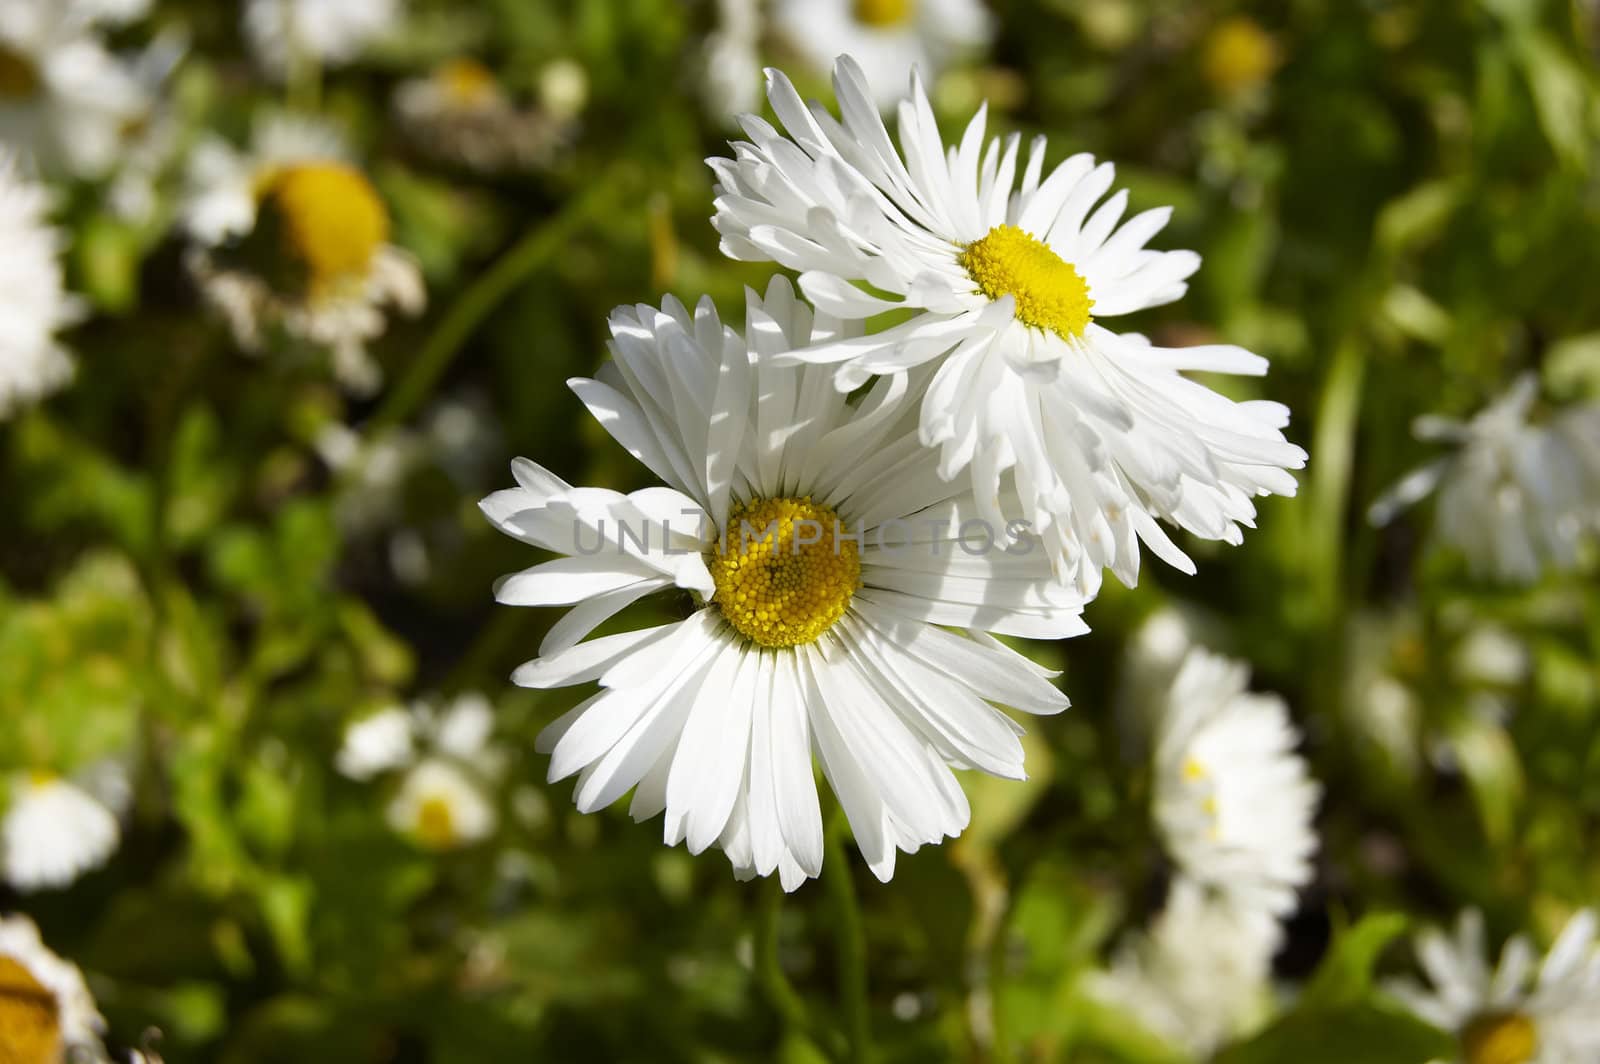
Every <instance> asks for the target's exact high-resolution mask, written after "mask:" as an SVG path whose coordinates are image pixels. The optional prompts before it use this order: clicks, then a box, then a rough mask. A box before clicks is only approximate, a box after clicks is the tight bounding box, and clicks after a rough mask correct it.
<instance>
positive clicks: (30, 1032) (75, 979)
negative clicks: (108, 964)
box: [0, 915, 107, 1064]
mask: <svg viewBox="0 0 1600 1064" xmlns="http://www.w3.org/2000/svg"><path fill="white" fill-rule="evenodd" d="M105 1029H106V1021H105V1019H104V1018H103V1017H102V1016H101V1015H100V1011H99V1009H97V1008H96V1007H95V1003H94V997H93V996H92V995H91V994H90V993H89V987H88V985H87V984H85V983H84V981H83V973H82V972H80V971H78V969H77V967H76V966H75V965H73V964H71V963H69V962H67V961H65V960H62V959H61V958H60V957H58V956H56V955H55V954H54V953H52V952H51V951H50V949H49V948H48V947H47V946H45V944H44V942H43V941H42V940H41V939H40V938H39V928H38V927H37V926H35V925H34V922H33V921H32V920H30V919H28V917H26V916H21V915H18V916H6V917H0V1055H3V1059H5V1060H7V1061H17V1062H19V1064H34V1062H39V1064H50V1062H55V1061H69V1060H70V1061H83V1062H85V1064H89V1062H95V1061H104V1060H106V1059H107V1058H106V1055H105V1046H104V1045H103V1044H102V1043H101V1041H100V1039H101V1036H102V1035H103V1034H104V1033H105Z"/></svg>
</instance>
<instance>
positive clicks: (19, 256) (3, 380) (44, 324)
mask: <svg viewBox="0 0 1600 1064" xmlns="http://www.w3.org/2000/svg"><path fill="white" fill-rule="evenodd" d="M49 209H50V194H49V193H48V192H47V191H46V190H45V189H44V188H43V187H42V186H40V185H37V184H34V183H33V182H30V181H28V180H26V179H25V178H23V177H22V176H21V175H20V174H19V173H18V172H17V163H16V160H15V159H14V158H12V157H11V155H10V154H9V153H8V152H5V151H3V150H0V419H3V418H6V417H8V416H10V415H11V414H12V413H13V412H15V411H16V409H17V408H18V407H19V406H22V405H24V404H26V403H29V402H32V401H34V400H37V399H39V398H41V397H42V396H45V395H48V394H49V393H51V392H53V391H55V390H56V389H57V388H60V387H61V386H62V385H63V384H65V383H66V382H67V381H69V380H71V378H72V375H73V363H72V356H71V355H70V354H69V353H68V352H67V350H66V349H65V348H64V347H62V346H61V344H60V343H59V342H58V341H57V340H56V337H55V334H56V333H57V332H58V331H59V330H60V329H62V328H63V327H65V326H67V325H70V324H72V323H73V322H74V321H76V320H77V319H78V317H79V315H80V313H81V311H80V308H79V305H78V302H77V300H76V299H75V298H73V297H72V296H71V295H69V294H68V293H67V292H66V290H65V286H64V283H63V278H62V269H61V260H60V255H61V252H62V249H63V243H64V237H63V235H62V234H61V233H60V232H58V231H57V230H56V229H54V228H52V227H51V226H50V225H49V222H48V220H47V214H48V212H49Z"/></svg>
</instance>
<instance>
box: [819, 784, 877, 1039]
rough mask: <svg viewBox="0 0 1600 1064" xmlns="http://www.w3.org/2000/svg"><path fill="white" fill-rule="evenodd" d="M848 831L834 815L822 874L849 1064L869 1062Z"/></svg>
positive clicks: (863, 960)
mask: <svg viewBox="0 0 1600 1064" xmlns="http://www.w3.org/2000/svg"><path fill="white" fill-rule="evenodd" d="M847 830H848V827H847V824H846V821H845V818H844V815H843V814H842V813H839V814H836V815H835V816H834V818H833V820H832V822H831V823H830V824H829V825H828V832H827V856H826V859H825V860H826V864H827V867H828V871H827V872H826V873H825V874H824V875H823V877H822V880H823V884H824V886H826V887H827V891H828V900H829V902H830V904H831V905H832V907H833V919H834V933H835V934H836V935H837V936H838V947H839V996H840V999H841V1000H840V1005H841V1006H842V1008H843V1010H844V1018H845V1038H846V1039H847V1040H848V1042H849V1047H850V1052H849V1055H848V1057H847V1058H846V1059H848V1060H850V1061H851V1062H852V1064H866V1062H867V1061H870V1060H871V1059H872V1029H871V1023H870V1010H869V1008H868V1004H867V936H866V932H865V930H864V929H863V927H862V922H861V903H860V901H859V900H858V899H857V898H856V888H855V883H854V882H853V881H852V880H851V878H850V858H849V855H848V854H847V853H846V852H845V846H844V835H845V832H846V831H847Z"/></svg>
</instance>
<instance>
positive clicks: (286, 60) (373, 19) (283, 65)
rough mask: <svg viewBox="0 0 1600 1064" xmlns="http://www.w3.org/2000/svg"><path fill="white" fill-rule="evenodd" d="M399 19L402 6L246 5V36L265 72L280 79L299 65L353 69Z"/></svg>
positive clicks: (316, 1) (279, 1)
mask: <svg viewBox="0 0 1600 1064" xmlns="http://www.w3.org/2000/svg"><path fill="white" fill-rule="evenodd" d="M400 14H401V3H400V0H247V3H246V4H245V8H244V32H245V36H246V37H247V38H248V39H249V41H250V47H251V49H252V51H254V52H255V55H256V58H257V60H259V61H260V63H261V65H262V67H264V68H265V69H266V70H267V71H268V72H270V73H273V74H276V75H278V76H280V77H281V76H283V75H285V74H286V73H289V72H290V71H291V70H292V69H293V67H294V64H296V63H299V62H306V63H315V64H317V65H319V66H343V65H344V64H346V63H349V62H350V61H351V60H353V59H356V58H357V57H359V56H360V55H361V53H362V52H364V51H366V49H367V46H368V45H370V44H372V43H373V42H374V41H375V40H377V39H379V38H380V37H383V36H385V35H387V34H389V33H392V32H393V31H394V29H395V28H396V27H397V26H398V25H399V22H400Z"/></svg>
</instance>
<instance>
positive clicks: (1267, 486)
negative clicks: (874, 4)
mask: <svg viewBox="0 0 1600 1064" xmlns="http://www.w3.org/2000/svg"><path fill="white" fill-rule="evenodd" d="M769 79H770V80H769V88H768V96H769V98H770V100H771V102H772V106H773V108H774V110H775V111H776V112H777V114H778V117H779V118H780V119H781V120H782V122H783V124H784V126H785V127H786V128H787V130H788V135H787V136H784V135H782V134H780V133H779V132H778V131H776V130H775V129H773V128H772V127H771V126H769V125H768V124H767V123H766V122H764V121H762V120H761V119H759V118H755V117H749V118H747V119H746V120H745V125H744V128H745V132H746V133H747V134H748V135H749V137H750V138H751V142H749V143H744V142H741V143H738V144H735V145H734V151H735V158H733V159H713V160H711V161H710V162H711V166H712V168H713V169H714V170H715V171H716V174H717V178H718V186H717V201H716V202H717V211H716V217H715V219H714V222H715V224H716V227H717V229H718V230H719V231H720V232H721V234H722V249H723V251H724V252H725V253H727V254H728V255H730V256H732V257H733V258H736V259H747V260H766V259H771V260H775V261H777V262H779V263H781V264H783V265H784V266H787V267H789V268H791V269H795V270H800V271H802V274H801V277H800V285H801V288H802V289H803V290H804V291H805V293H806V295H807V297H808V298H810V299H811V300H812V302H814V303H815V304H816V305H817V306H818V307H819V308H820V309H822V310H825V311H827V312H828V313H830V314H835V315H838V316H839V317H842V318H847V319H852V320H861V319H866V318H870V317H873V316H875V315H879V314H882V313H885V312H887V311H913V312H914V313H913V314H911V316H910V318H909V319H908V320H906V321H904V322H903V323H901V324H898V325H895V326H893V327H891V328H888V329H885V330H883V331H882V332H878V333H876V334H874V335H871V336H865V337H851V338H848V339H844V340H836V341H830V342H828V343H823V344H817V345H814V346H812V347H811V348H809V349H807V350H803V351H799V352H796V353H795V355H796V357H799V358H803V359H805V360H807V361H811V362H818V363H838V364H840V365H839V378H838V383H839V386H840V387H841V388H847V389H848V388H854V387H856V386H859V385H860V384H861V383H862V382H863V381H864V380H866V379H867V378H869V377H871V376H873V375H877V374H888V373H895V372H899V371H901V370H905V369H909V368H911V367H914V366H920V365H922V364H924V363H932V364H934V365H936V366H937V370H938V372H937V374H936V375H935V376H934V378H933V381H932V383H931V385H930V386H929V387H928V390H927V394H926V396H925V398H924V399H923V404H922V419H921V426H920V431H921V437H922V441H923V443H924V444H926V445H929V446H938V447H939V450H940V456H939V471H940V473H941V475H943V476H946V477H954V476H955V475H956V474H957V473H959V472H960V471H961V470H963V469H969V470H970V477H971V480H972V486H973V494H974V496H975V497H976V499H977V501H978V504H979V505H980V506H981V507H983V508H984V512H985V513H986V515H988V516H990V517H991V518H992V517H994V516H995V515H994V500H995V499H996V498H997V497H998V496H999V494H1000V490H1001V489H1000V485H1001V482H1002V477H1003V475H1004V474H1005V473H1007V471H1010V473H1011V474H1012V475H1011V477H1010V482H1011V483H1012V484H1013V485H1014V486H1015V489H1016V492H1017V494H1018V495H1019V496H1020V497H1021V501H1022V506H1023V509H1024V513H1025V515H1026V516H1027V517H1028V518H1029V519H1030V520H1031V521H1033V523H1034V526H1035V530H1036V531H1037V532H1039V533H1040V534H1041V535H1042V536H1043V537H1044V539H1045V542H1046V544H1047V546H1048V551H1049V553H1050V555H1051V556H1052V559H1053V561H1054V564H1055V565H1056V567H1057V571H1058V575H1059V576H1060V577H1061V579H1063V580H1066V581H1070V582H1072V583H1073V584H1075V585H1076V586H1077V587H1078V588H1079V589H1080V590H1081V591H1083V592H1085V593H1093V592H1095V591H1096V590H1098V588H1099V584H1100V579H1101V576H1100V573H1101V569H1102V568H1107V567H1108V568H1110V569H1111V570H1112V571H1113V572H1114V573H1116V575H1117V576H1118V578H1120V579H1121V580H1122V581H1123V582H1124V583H1127V584H1132V583H1134V582H1135V581H1136V580H1137V578H1138V572H1139V546H1138V543H1139V541H1140V540H1142V541H1143V542H1144V543H1145V544H1146V545H1147V546H1148V547H1149V548H1150V549H1151V550H1152V551H1154V552H1155V553H1156V554H1157V555H1158V556H1159V557H1161V558H1162V559H1164V560H1166V561H1167V562H1169V563H1170V564H1172V565H1174V566H1176V567H1178V568H1179V569H1182V570H1183V571H1184V572H1193V571H1194V565H1193V563H1192V562H1191V561H1190V560H1189V557H1188V556H1187V555H1186V554H1184V552H1183V551H1182V550H1181V549H1179V547H1178V545H1177V544H1176V543H1174V542H1173V541H1172V539H1171V538H1169V536H1168V535H1167V533H1166V532H1165V531H1164V530H1163V529H1162V527H1161V525H1160V524H1158V523H1157V521H1156V518H1163V519H1165V520H1168V521H1170V522H1172V523H1174V524H1176V525H1177V526H1178V527H1179V528H1182V529H1184V530H1186V531H1188V532H1190V533H1191V534H1193V535H1196V536H1199V537H1201V538H1204V539H1216V540H1223V541H1225V542H1228V543H1238V542H1241V541H1242V539H1243V531H1242V529H1241V526H1247V525H1250V524H1252V523H1253V521H1254V519H1255V506H1254V504H1253V503H1252V501H1251V499H1252V497H1253V496H1256V495H1264V494H1280V495H1292V494H1293V493H1294V491H1295V479H1294V477H1293V476H1291V475H1290V474H1289V473H1288V472H1287V471H1286V470H1287V469H1291V468H1298V467H1300V466H1301V465H1303V464H1304V462H1305V457H1306V456H1305V452H1303V451H1302V450H1301V449H1300V448H1298V447H1296V446H1294V445H1293V444H1291V443H1289V442H1287V441H1286V440H1285V439H1284V437H1283V433H1282V432H1281V431H1280V430H1281V429H1282V428H1283V427H1284V426H1285V425H1286V424H1287V423H1288V418H1289V412H1288V410H1287V409H1286V408H1284V407H1283V406H1282V405H1280V404H1278V403H1272V402H1264V401H1250V402H1235V401H1233V400H1231V399H1228V398H1226V397H1224V396H1223V395H1221V394H1219V393H1217V392H1214V391H1212V390H1211V389H1210V388H1208V387H1206V386H1205V385H1204V384H1201V383H1199V382H1197V381H1194V380H1191V379H1189V378H1188V377H1185V376H1184V375H1183V374H1184V372H1186V371H1208V372H1222V373H1242V374H1255V375H1259V374H1262V373H1265V372H1266V365H1267V364H1266V360H1265V359H1262V358H1260V357H1259V356H1257V355H1253V354H1251V353H1250V352H1248V351H1245V350H1244V349H1242V348H1238V347H1232V346H1227V345H1220V344H1214V345H1206V346H1200V347H1188V348H1163V347H1156V346H1154V345H1153V344H1151V343H1150V342H1149V341H1147V340H1146V339H1145V338H1144V337H1142V336H1137V335H1133V334H1127V335H1119V334H1118V333H1115V332H1112V331H1111V330H1110V329H1108V328H1106V327H1105V326H1104V325H1102V324H1100V321H1101V319H1108V318H1113V317H1116V316H1118V315H1122V314H1128V313H1131V312H1133V311H1136V310H1142V309H1144V308H1146V307H1153V306H1159V305H1160V304H1163V303H1170V302H1172V301H1173V300H1175V299H1177V298H1179V297H1180V296H1182V295H1183V294H1184V291H1185V290H1186V284H1185V279H1186V278H1187V277H1188V276H1189V275H1190V274H1192V273H1194V271H1195V270H1196V269H1197V268H1198V267H1199V265H1200V258H1199V256H1198V255H1196V254H1194V253H1193V252H1191V251H1151V250H1148V249H1146V248H1145V244H1146V242H1147V241H1149V240H1150V238H1151V237H1152V236H1154V235H1155V234H1156V232H1158V231H1159V230H1160V229H1161V227H1162V226H1164V225H1165V224H1166V221H1167V219H1168V217H1169V216H1170V214H1171V210H1170V208H1165V207H1163V208H1158V209H1155V210H1150V211H1146V212H1144V213H1142V214H1139V215H1136V216H1135V217H1133V218H1131V219H1129V220H1128V221H1127V222H1126V223H1125V224H1123V225H1121V226H1120V227H1118V225H1117V223H1118V221H1119V220H1121V218H1122V215H1123V211H1124V210H1125V208H1126V207H1127V202H1128V197H1127V193H1126V191H1122V192H1118V193H1117V194H1115V195H1114V196H1112V197H1111V198H1110V199H1109V200H1106V201H1105V202H1104V203H1103V204H1101V205H1100V206H1098V207H1096V204H1097V203H1098V202H1099V201H1100V199H1101V198H1102V197H1103V196H1105V194H1106V192H1107V191H1108V190H1109V189H1110V188H1111V184H1112V167H1111V165H1110V164H1109V163H1102V164H1100V165H1098V166H1096V165H1095V162H1094V159H1093V158H1092V157H1091V156H1088V155H1075V156H1073V157H1071V158H1070V159H1068V160H1066V161H1065V162H1064V163H1062V164H1060V165H1059V166H1057V167H1056V168H1055V169H1054V170H1052V171H1051V172H1050V173H1049V174H1048V176H1046V175H1045V174H1044V139H1043V138H1042V137H1040V138H1036V139H1035V140H1034V142H1033V145H1032V147H1031V148H1030V150H1029V154H1028V160H1027V163H1026V165H1025V166H1024V167H1023V168H1022V170H1021V174H1020V182H1019V180H1018V176H1019V175H1018V159H1017V149H1018V138H1017V137H1016V136H1014V135H1013V136H1011V137H1009V138H1007V139H1006V140H1005V141H1004V142H1002V141H1000V140H998V139H996V140H993V141H990V142H989V144H988V146H987V148H985V146H984V143H983V132H984V120H985V111H984V110H980V111H979V112H978V114H977V116H976V117H974V118H973V120H972V122H971V124H969V125H968V126H967V130H966V133H965V134H964V135H963V136H962V138H961V142H960V145H959V146H958V147H957V146H952V147H951V148H950V149H949V151H948V152H947V151H946V149H945V146H944V142H943V141H942V139H941V138H940V135H939V130H938V128H937V126H936V124H935V122H934V117H933V111H932V108H931V107H930V106H929V104H928V99H927V96H926V95H925V94H924V92H923V90H922V86H921V83H920V81H917V80H916V79H913V85H912V91H911V96H910V98H909V99H906V100H902V101H901V103H900V107H899V123H900V142H901V145H902V146H903V151H904V156H903V157H902V154H901V149H897V148H896V147H895V144H894V142H893V141H891V140H890V139H889V134H888V132H887V130H886V129H885V128H884V125H883V122H882V120H881V119H880V118H879V117H878V113H877V110H876V108H875V107H874V106H873V105H872V99H871V93H870V90H869V88H868V85H867V83H866V80H865V78H864V76H863V74H862V72H861V68H860V67H859V66H857V65H856V63H855V62H853V61H852V60H851V59H849V58H848V57H846V58H841V59H840V60H839V63H838V65H837V66H836V67H835V71H834V87H835V90H836V92H837V94H838V97H839V103H840V107H841V108H842V110H843V123H842V124H841V123H840V122H839V121H837V120H835V119H834V118H833V117H832V116H831V115H830V114H829V113H828V112H827V110H826V109H825V108H824V107H822V106H821V105H820V104H816V105H813V106H812V107H811V109H810V110H808V109H807V108H806V107H805V106H804V105H803V104H802V103H801V101H800V98H799V96H798V95H796V93H795V90H794V87H793V86H792V85H790V83H789V81H788V79H787V78H785V77H784V76H783V74H781V73H780V72H778V71H769ZM861 282H865V284H866V285H867V286H870V288H871V289H872V291H868V290H867V288H866V287H862V286H861Z"/></svg>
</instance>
